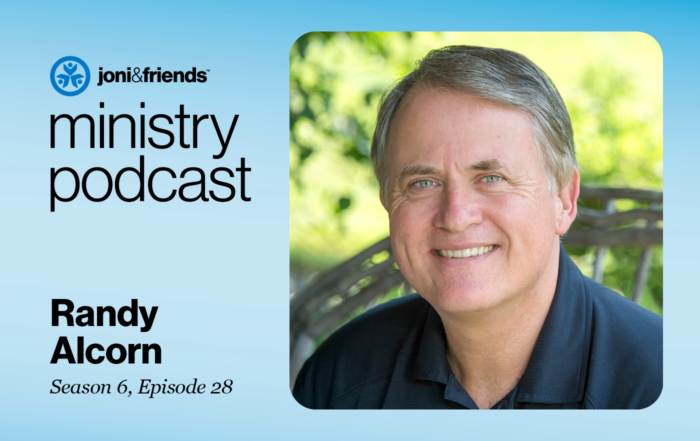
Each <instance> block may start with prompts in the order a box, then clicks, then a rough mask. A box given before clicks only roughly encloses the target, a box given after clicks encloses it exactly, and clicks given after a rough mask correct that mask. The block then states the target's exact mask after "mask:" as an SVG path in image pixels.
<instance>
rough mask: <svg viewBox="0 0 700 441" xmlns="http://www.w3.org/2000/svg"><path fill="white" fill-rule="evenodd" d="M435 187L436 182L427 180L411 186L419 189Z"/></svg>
mask: <svg viewBox="0 0 700 441" xmlns="http://www.w3.org/2000/svg"><path fill="white" fill-rule="evenodd" d="M433 185H435V182H433V181H429V180H427V179H423V180H420V181H416V182H414V183H413V184H411V186H413V187H418V188H430V187H432V186H433Z"/></svg>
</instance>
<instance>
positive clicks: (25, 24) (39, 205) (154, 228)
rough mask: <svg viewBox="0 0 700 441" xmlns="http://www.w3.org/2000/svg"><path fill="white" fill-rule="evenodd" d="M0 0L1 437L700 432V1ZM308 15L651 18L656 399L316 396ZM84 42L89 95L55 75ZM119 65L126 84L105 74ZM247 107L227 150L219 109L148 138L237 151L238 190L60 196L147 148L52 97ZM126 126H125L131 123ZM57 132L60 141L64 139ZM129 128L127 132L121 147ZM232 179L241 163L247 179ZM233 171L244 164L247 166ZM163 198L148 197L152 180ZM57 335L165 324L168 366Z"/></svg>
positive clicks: (320, 25) (376, 26) (108, 338)
mask: <svg viewBox="0 0 700 441" xmlns="http://www.w3.org/2000/svg"><path fill="white" fill-rule="evenodd" d="M439 3H441V4H440V5H438V4H437V3H436V4H434V5H431V6H429V5H428V3H426V2H425V1H404V2H393V4H390V3H389V2H386V3H385V2H377V1H355V2H344V3H330V2H326V1H308V2H303V3H295V4H290V3H289V2H281V1H257V2H245V3H242V2H241V3H238V4H236V3H233V2H202V4H200V3H196V2H172V1H171V2H148V3H141V2H131V1H121V2H109V3H104V4H99V5H98V4H97V3H96V2H92V1H82V2H77V1H64V2H24V3H21V4H20V3H19V2H12V3H10V2H3V5H2V8H1V9H0V11H1V12H0V85H1V86H2V94H0V227H1V228H0V296H1V297H0V299H1V300H2V304H1V306H0V350H1V354H2V355H1V357H2V358H1V359H0V438H1V439H10V440H15V439H17V440H27V439H40V440H48V439H52V440H55V439H78V440H80V439H90V440H94V439H100V440H102V439H105V440H108V439H115V440H116V439H134V440H140V439H169V440H174V439H183V440H190V439H198V440H199V439H201V440H213V439H270V440H279V439H323V440H326V439H338V440H342V439H349V440H350V439H353V440H355V439H358V438H359V439H429V438H431V439H433V438H445V439H452V438H454V437H460V438H462V437H464V438H467V437H473V438H474V439H537V440H544V439H586V440H590V439H596V440H607V439H636V440H643V439H660V438H661V437H663V438H668V437H671V438H674V439H696V437H697V429H698V426H699V425H700V424H699V423H698V419H697V415H698V410H700V405H698V404H697V401H698V400H697V397H698V396H699V395H700V383H699V382H698V381H697V380H696V375H697V373H698V371H699V370H700V353H699V352H698V350H699V344H698V327H697V322H698V320H697V316H698V311H700V296H699V295H698V292H697V287H696V285H697V284H696V283H695V280H694V275H695V274H696V273H697V269H696V268H697V263H698V259H697V258H696V250H697V249H698V248H700V247H699V245H700V244H699V243H698V242H699V241H698V234H697V233H696V231H697V218H698V216H700V210H699V209H698V208H697V200H698V196H699V195H698V188H697V175H698V173H697V164H698V163H699V162H698V159H699V158H698V156H699V155H700V153H699V152H698V142H697V136H696V134H695V132H696V131H697V123H698V120H700V118H699V114H698V113H699V112H698V108H697V102H698V98H700V93H699V90H698V67H699V64H700V63H699V62H698V55H699V54H698V49H697V48H698V34H697V29H696V27H697V23H698V18H700V16H699V14H698V9H699V8H700V5H699V4H698V3H697V2H690V1H684V2H675V3H673V4H667V5H665V6H661V4H660V3H659V4H658V5H657V3H656V2H644V1H634V2H632V1H626V2H610V1H593V2H588V3H585V4H577V5H576V6H573V5H572V6H567V5H564V4H563V2H559V1H550V2H541V4H540V5H537V6H533V5H526V4H525V2H516V1H498V2H493V3H490V4H488V5H487V2H483V1H479V2H469V1H464V0H460V1H454V2H439ZM313 30H454V31H547V30H549V31H567V30H572V31H573V30H575V31H612V30H617V31H643V32H646V33H648V34H650V35H651V36H653V37H654V38H655V39H656V40H657V41H658V42H659V44H660V45H661V48H662V50H663V53H664V104H665V106H664V107H665V109H664V116H665V131H664V141H665V145H664V151H665V186H664V187H665V193H666V204H665V212H666V219H665V225H664V227H665V231H666V234H665V248H664V249H665V268H666V273H665V275H664V276H665V277H664V278H665V280H666V284H665V289H664V291H665V294H666V296H665V297H666V301H665V305H664V306H665V308H664V313H665V314H664V315H665V324H664V332H665V347H664V349H665V358H664V363H665V364H664V369H665V375H664V378H665V380H664V382H665V387H664V392H663V394H662V396H661V398H660V399H659V401H658V402H657V403H656V404H655V405H654V406H652V407H651V408H649V409H647V410H643V411H595V412H576V411H568V412H567V411H561V412H556V413H554V412H547V411H529V412H501V413H498V412H479V413H467V412H435V411H433V412H430V411H418V412H416V411H411V412H408V411H383V412H377V411H348V412H345V411H334V412H323V411H310V410H307V409H304V408H302V407H301V406H299V405H297V404H296V402H295V401H294V400H293V399H292V397H291V395H290V393H289V387H288V331H287V329H288V291H289V286H288V283H289V279H288V270H289V262H288V251H289V250H288V209H289V202H288V149H289V135H288V127H289V114H288V63H289V61H288V60H289V59H288V56H289V49H290V47H291V45H292V44H293V43H294V41H295V39H296V38H297V37H298V36H300V35H302V34H303V33H305V32H308V31H313ZM66 55H76V56H78V57H80V58H82V59H83V60H85V61H86V62H87V64H88V65H89V66H90V68H91V70H92V75H93V78H92V83H91V85H90V86H89V87H88V89H87V90H86V92H84V93H83V94H81V95H79V96H76V97H65V96H62V95H59V94H58V93H56V92H55V91H54V90H53V89H52V87H51V84H50V82H49V71H50V69H51V66H52V65H53V63H54V62H55V61H56V60H57V59H59V58H61V57H63V56H66ZM99 66H103V67H105V69H110V70H119V69H124V68H126V67H127V66H130V67H132V68H133V67H135V66H139V67H145V66H150V67H153V68H155V67H157V66H161V67H163V69H167V70H179V69H190V68H191V67H193V66H196V67H197V68H198V69H210V71H211V72H210V73H209V75H208V78H209V80H208V81H207V83H205V84H196V85H192V84H155V85H148V84H123V85H117V84H112V85H108V86H105V87H100V88H98V87H95V85H96V82H97V68H98V67H99ZM110 86H111V87H110ZM100 101H104V102H105V103H106V109H105V112H104V113H105V114H120V113H131V114H134V115H138V114H140V113H141V109H140V108H139V103H140V102H141V101H145V102H146V109H145V112H144V113H145V114H146V115H147V117H148V116H150V115H153V114H155V113H166V114H170V115H174V114H175V113H176V112H177V110H178V105H179V104H185V106H186V112H187V113H190V114H192V113H197V114H205V113H206V114H215V115H216V116H217V117H218V119H219V120H220V121H225V122H226V123H227V124H228V122H229V121H231V118H232V117H233V115H234V114H240V115H241V116H240V119H239V121H238V125H237V127H236V130H235V132H234V134H233V137H232V140H231V144H230V145H229V150H228V152H227V154H226V156H225V157H224V158H223V159H221V160H218V161H215V160H213V159H211V155H212V154H214V153H215V152H216V153H218V149H217V148H216V146H217V145H218V141H217V139H216V137H215V135H214V132H213V130H211V128H210V127H207V130H205V131H204V132H205V133H202V135H201V140H200V143H201V146H200V149H198V150H196V151H193V150H182V149H179V148H177V147H173V148H171V149H168V150H163V151H157V150H155V149H152V148H147V149H146V151H145V156H146V166H147V169H152V168H153V167H155V166H170V167H171V168H173V169H174V170H176V171H180V170H182V169H184V168H186V167H188V166H199V167H201V168H203V169H204V170H207V171H208V170H211V169H213V168H215V167H219V166H225V167H229V168H232V169H233V168H235V167H237V166H238V162H239V158H240V157H245V158H246V162H247V165H248V166H250V167H251V168H252V172H250V173H249V174H248V177H247V182H246V184H247V193H248V195H249V196H251V197H252V201H251V202H249V203H243V202H242V201H241V200H240V199H239V198H238V197H236V199H234V200H233V201H232V202H230V203H227V204H220V203H215V202H209V203H207V204H205V203H201V202H200V203H193V204H185V203H182V202H170V203H167V204H159V203H156V202H153V201H150V202H145V203H132V204H127V203H123V202H121V201H119V200H118V199H116V198H114V197H112V198H110V199H109V200H108V201H107V202H103V203H100V204H95V203H90V202H87V201H86V200H85V199H84V198H83V197H82V196H80V197H79V198H78V200H76V201H75V202H72V203H69V204H59V205H58V207H57V210H56V212H55V213H50V212H49V197H48V195H49V170H50V168H51V167H61V166H71V167H73V168H76V169H77V170H80V171H84V170H86V169H87V168H89V167H95V166H103V167H105V168H107V169H109V170H111V171H112V172H113V173H116V171H117V170H119V169H121V168H123V167H126V166H136V165H137V164H138V155H139V154H140V153H141V151H140V150H131V149H129V148H126V147H124V144H123V143H122V144H119V140H120V139H119V138H118V139H117V143H118V144H117V145H118V146H117V147H116V148H115V149H113V150H99V149H95V150H90V149H89V148H87V147H85V143H80V141H79V144H78V147H77V148H76V149H74V150H70V149H68V148H66V144H65V142H64V143H63V144H62V147H63V148H56V149H53V150H52V149H50V148H49V115H51V114H60V113H68V114H71V115H77V114H80V113H91V114H92V115H94V116H96V115H98V114H99V113H100V109H99V108H98V103H99V102H100ZM122 139H123V138H122ZM59 145H61V144H60V142H59ZM120 145H121V147H119V146H120ZM234 183H236V184H237V183H238V180H237V179H235V180H234ZM237 189H238V185H237ZM147 199H148V198H147ZM51 298H70V299H72V300H73V301H74V302H75V303H76V306H78V305H91V306H97V305H113V306H116V307H119V306H122V305H126V304H128V303H129V300H130V299H132V298H138V299H139V303H140V305H143V306H148V307H150V306H159V308H160V309H159V311H158V315H157V317H156V320H155V324H154V327H153V329H152V330H151V331H150V332H148V333H140V332H138V330H137V329H123V328H120V327H117V328H105V329H100V328H66V327H61V328H52V327H51V326H50V324H51V319H50V299H51ZM59 335H68V336H70V337H71V339H73V337H74V336H76V335H84V336H85V337H86V340H87V341H88V342H99V343H103V344H110V343H114V342H121V343H129V342H133V343H135V342H143V343H158V344H160V345H161V346H162V348H163V363H162V364H161V365H140V364H137V365H110V364H106V363H105V364H101V365H89V364H88V365H66V364H65V363H61V364H58V365H50V364H49V360H50V357H51V354H52V352H53V348H54V346H55V344H56V341H57V339H58V336H59ZM193 377H197V378H198V379H199V381H203V382H205V383H207V384H209V385H210V384H211V383H212V382H214V381H222V380H224V379H227V378H231V379H233V380H234V386H233V393H231V394H230V395H218V396H215V395H200V396H177V395H167V396H159V397H157V398H156V399H153V400H148V399H145V398H144V397H140V396H132V397H130V398H127V397H125V396H120V395H116V394H113V395H109V396H91V395H89V396H71V395H66V396H62V395H49V389H50V383H51V381H53V379H55V378H61V379H63V380H64V382H110V383H113V384H114V385H115V386H116V384H117V383H118V382H119V381H121V380H123V379H129V382H130V385H131V388H132V390H134V389H135V388H136V385H137V382H138V380H139V379H140V378H152V379H153V380H156V381H159V380H162V379H165V378H167V379H168V382H170V383H172V382H187V381H190V380H191V379H192V378H193Z"/></svg>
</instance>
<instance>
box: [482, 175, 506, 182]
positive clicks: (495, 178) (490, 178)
mask: <svg viewBox="0 0 700 441" xmlns="http://www.w3.org/2000/svg"><path fill="white" fill-rule="evenodd" d="M501 179H503V178H502V177H500V176H496V175H489V176H484V177H483V178H481V180H482V181H484V182H487V183H489V184H491V183H494V182H498V181H500V180H501Z"/></svg>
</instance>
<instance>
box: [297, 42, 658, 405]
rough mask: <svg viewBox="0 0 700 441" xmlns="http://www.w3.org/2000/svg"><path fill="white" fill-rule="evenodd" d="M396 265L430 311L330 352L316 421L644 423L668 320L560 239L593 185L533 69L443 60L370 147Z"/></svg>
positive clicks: (429, 62)
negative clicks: (382, 411)
mask: <svg viewBox="0 0 700 441" xmlns="http://www.w3.org/2000/svg"><path fill="white" fill-rule="evenodd" d="M372 160H373V163H374V168H375V173H376V175H377V179H378V180H379V184H380V188H381V191H380V193H381V194H380V197H381V201H382V204H383V205H384V207H385V208H386V210H387V212H388V214H389V220H390V229H391V244H392V249H393V253H394V256H395V258H396V262H397V264H398V266H399V268H400V269H401V272H402V273H403V275H404V276H405V277H406V279H407V280H408V282H409V283H410V284H411V286H412V287H413V288H414V289H415V290H416V291H417V293H419V294H420V297H418V296H408V297H405V298H403V299H399V300H397V301H393V302H389V303H387V304H385V305H382V306H380V307H377V308H375V309H374V310H372V311H370V312H369V313H367V314H364V315H363V316H360V317H358V318H357V319H355V320H353V321H352V322H350V323H349V324H348V325H346V326H345V327H343V328H341V329H340V330H339V331H338V332H336V333H335V334H334V335H332V336H331V337H330V338H329V339H328V340H327V341H326V342H325V343H324V344H323V345H322V346H321V347H320V348H319V349H318V350H317V352H316V353H315V354H314V355H313V356H312V357H311V358H310V359H309V360H308V361H307V363H306V364H305V366H304V368H303V370H302V371H301V373H300V374H299V377H298V379H297V382H296V384H295V388H294V396H295V398H296V399H297V400H298V401H299V402H300V403H301V404H303V405H305V406H307V407H311V408H468V409H476V408H480V409H494V408H495V409H512V408H547V409H550V408H567V409H572V408H597V409H602V408H607V409H610V408H613V409H619V408H644V407H648V406H650V405H651V404H652V403H653V402H654V401H656V399H657V398H658V396H659V395H660V393H661V388H662V368H661V367H662V323H661V318H660V317H658V316H657V315H655V314H653V313H651V312H649V311H647V310H645V309H643V308H641V307H639V306H638V305H636V304H634V303H633V302H631V301H629V300H627V299H625V298H623V297H621V296H619V295H618V294H616V293H614V292H612V291H610V290H609V289H607V288H605V287H603V286H601V285H599V284H597V283H595V282H593V281H592V280H590V279H588V278H586V277H584V276H583V275H582V274H581V273H580V271H579V270H578V268H577V267H576V266H575V265H574V264H573V262H572V261H571V260H570V259H569V257H568V256H567V255H566V254H565V252H564V250H563V247H562V246H561V244H560V237H561V236H562V235H564V234H565V233H566V231H567V230H568V228H569V227H570V225H571V223H572V222H573V221H574V219H575V217H576V200H577V198H578V194H579V172H578V170H577V164H576V157H575V151H574V143H573V130H572V128H571V122H570V119H569V116H568V113H567V111H566V107H565V106H564V103H563V101H562V99H561V97H560V96H559V93H558V92H557V90H556V88H555V87H554V85H553V84H552V83H551V82H550V81H549V79H548V77H547V76H546V75H545V74H544V73H543V72H542V71H541V70H540V69H539V68H537V66H535V65H534V64H533V63H532V62H530V61H529V60H528V59H527V58H525V57H524V56H522V55H520V54H517V53H514V52H510V51H505V50H499V49H488V48H479V47H468V46H455V47H446V48H443V49H440V50H436V51H432V52H430V53H429V54H428V56H427V57H426V58H425V59H424V60H422V62H421V63H420V65H419V66H418V67H417V68H416V70H415V71H414V72H412V73H411V74H409V75H408V76H407V77H405V78H404V79H403V80H402V81H401V82H400V83H399V84H398V85H397V86H396V87H395V88H394V89H393V90H391V91H390V92H389V93H388V95H387V96H386V97H385V99H384V101H383V103H382V105H381V107H380V110H379V115H378V122H377V128H376V131H375V134H374V139H373V143H372Z"/></svg>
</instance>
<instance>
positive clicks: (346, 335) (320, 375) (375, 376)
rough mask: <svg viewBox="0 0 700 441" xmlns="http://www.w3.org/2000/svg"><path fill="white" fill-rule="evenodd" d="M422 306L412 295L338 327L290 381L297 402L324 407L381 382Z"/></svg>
mask: <svg viewBox="0 0 700 441" xmlns="http://www.w3.org/2000/svg"><path fill="white" fill-rule="evenodd" d="M427 308H429V304H428V302H426V301H425V300H423V299H422V298H421V297H420V296H418V295H417V294H411V295H408V296H405V297H402V298H399V299H396V300H392V301H389V302H387V303H384V304H381V305H379V306H376V307H374V308H372V309H371V310H369V311H367V312H366V313H364V314H362V315H360V316H358V317H356V318H354V319H353V320H351V321H350V322H348V323H347V324H346V325H344V326H342V327H341V328H340V329H338V330H337V331H336V332H334V333H333V334H332V335H331V336H330V337H328V339H326V341H325V342H323V344H321V346H319V347H318V349H317V350H316V351H315V352H314V354H313V355H312V356H311V357H310V358H309V359H308V360H307V361H306V363H305V364H304V367H303V368H302V370H301V372H300V373H299V376H298V377H297V380H296V383H295V386H294V396H295V398H296V399H297V401H299V402H300V403H301V404H303V405H304V406H306V407H311V408H326V407H330V406H331V404H332V402H333V401H334V400H336V399H338V398H340V397H342V396H343V395H344V394H347V393H349V392H351V391H353V390H355V389H357V388H358V387H370V388H371V387H372V385H373V384H375V385H378V387H383V386H381V385H382V384H384V383H388V381H389V380H390V376H391V374H392V372H393V368H394V363H395V361H396V356H397V355H398V353H399V351H400V350H401V348H402V346H403V345H404V343H405V341H406V339H407V337H408V335H409V333H410V332H411V330H412V329H413V327H414V325H415V324H416V322H417V321H418V320H419V319H420V318H421V316H422V315H423V314H424V313H425V312H426V311H427Z"/></svg>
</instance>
